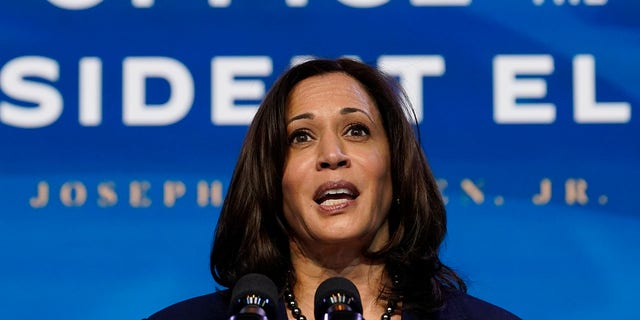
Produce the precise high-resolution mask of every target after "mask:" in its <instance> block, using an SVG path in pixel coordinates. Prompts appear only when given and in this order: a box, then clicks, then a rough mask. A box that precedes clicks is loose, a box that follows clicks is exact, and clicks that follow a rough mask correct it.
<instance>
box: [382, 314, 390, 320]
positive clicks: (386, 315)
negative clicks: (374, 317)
mask: <svg viewBox="0 0 640 320" xmlns="http://www.w3.org/2000/svg"><path fill="white" fill-rule="evenodd" d="M390 319H391V316H390V315H388V314H386V313H385V314H383V315H382V316H381V317H380V320H390Z"/></svg>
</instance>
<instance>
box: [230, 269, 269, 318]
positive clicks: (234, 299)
mask: <svg viewBox="0 0 640 320" xmlns="http://www.w3.org/2000/svg"><path fill="white" fill-rule="evenodd" d="M277 297H278V288H277V287H276V285H275V283H273V281H271V279H269V278H268V277H267V276H265V275H262V274H258V273H249V274H247V275H244V276H243V277H242V278H240V279H239V280H238V282H236V285H235V286H234V287H233V290H232V291H231V303H230V304H229V314H230V316H229V320H269V319H271V320H275V319H276V318H277V316H276V315H277V307H276V303H277Z"/></svg>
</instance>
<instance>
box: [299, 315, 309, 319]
mask: <svg viewBox="0 0 640 320" xmlns="http://www.w3.org/2000/svg"><path fill="white" fill-rule="evenodd" d="M298 320H307V317H305V316H303V315H300V316H299V317H298Z"/></svg>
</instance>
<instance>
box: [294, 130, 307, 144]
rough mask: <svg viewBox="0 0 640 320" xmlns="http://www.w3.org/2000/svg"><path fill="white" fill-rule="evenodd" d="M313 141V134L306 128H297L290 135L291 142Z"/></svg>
mask: <svg viewBox="0 0 640 320" xmlns="http://www.w3.org/2000/svg"><path fill="white" fill-rule="evenodd" d="M309 141H311V135H310V134H309V132H307V131H306V130H296V131H294V132H293V133H292V134H291V135H289V144H296V143H305V142H309Z"/></svg>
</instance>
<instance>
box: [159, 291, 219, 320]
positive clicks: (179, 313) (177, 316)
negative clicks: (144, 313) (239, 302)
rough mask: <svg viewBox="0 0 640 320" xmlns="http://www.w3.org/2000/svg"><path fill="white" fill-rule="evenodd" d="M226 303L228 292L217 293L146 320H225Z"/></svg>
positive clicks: (177, 305) (180, 303)
mask: <svg viewBox="0 0 640 320" xmlns="http://www.w3.org/2000/svg"><path fill="white" fill-rule="evenodd" d="M228 302H229V291H228V290H224V291H218V292H215V293H210V294H206V295H202V296H199V297H195V298H191V299H188V300H184V301H181V302H178V303H176V304H174V305H171V306H168V307H166V308H164V309H162V310H160V311H158V312H156V313H154V314H153V315H151V316H150V317H149V318H147V320H183V319H184V320H205V319H206V320H217V319H225V320H226V319H227V318H228V317H227V308H228Z"/></svg>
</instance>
